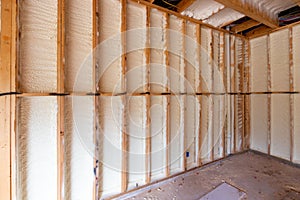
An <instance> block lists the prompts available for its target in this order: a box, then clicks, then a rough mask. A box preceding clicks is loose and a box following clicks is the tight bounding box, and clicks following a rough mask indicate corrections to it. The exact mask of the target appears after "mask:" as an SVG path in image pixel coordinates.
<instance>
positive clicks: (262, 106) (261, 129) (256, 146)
mask: <svg viewBox="0 0 300 200" xmlns="http://www.w3.org/2000/svg"><path fill="white" fill-rule="evenodd" d="M267 133H268V97H267V95H265V94H254V95H251V134H250V135H251V142H250V144H251V149H253V150H257V151H260V152H263V153H268V135H267Z"/></svg>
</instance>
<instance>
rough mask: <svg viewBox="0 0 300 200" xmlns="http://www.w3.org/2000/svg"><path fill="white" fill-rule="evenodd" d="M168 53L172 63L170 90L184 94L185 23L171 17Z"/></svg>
mask: <svg viewBox="0 0 300 200" xmlns="http://www.w3.org/2000/svg"><path fill="white" fill-rule="evenodd" d="M169 28H170V30H169V31H168V39H169V40H168V51H169V62H170V90H171V92H173V93H175V94H179V93H184V92H185V87H184V80H185V62H184V52H183V51H184V35H183V31H184V29H185V23H183V20H182V19H180V18H178V17H176V16H173V15H171V16H170V17H169Z"/></svg>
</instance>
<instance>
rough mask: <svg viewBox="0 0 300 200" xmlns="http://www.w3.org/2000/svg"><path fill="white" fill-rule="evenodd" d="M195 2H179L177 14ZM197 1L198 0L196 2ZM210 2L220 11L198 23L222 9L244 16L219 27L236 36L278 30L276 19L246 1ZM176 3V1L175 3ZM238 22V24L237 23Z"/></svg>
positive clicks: (298, 0) (296, 3)
mask: <svg viewBox="0 0 300 200" xmlns="http://www.w3.org/2000/svg"><path fill="white" fill-rule="evenodd" d="M147 1H148V2H150V3H154V4H155V3H156V2H157V1H162V2H165V1H167V2H168V3H171V2H172V1H171V0H156V1H154V0H147ZM196 1H197V0H181V1H180V2H179V3H178V4H177V5H174V7H176V9H177V12H178V13H182V12H184V11H185V10H186V9H188V8H189V7H190V6H191V5H193V4H194V3H195V2H196ZM198 1H199V0H198ZM211 1H212V2H213V1H214V2H217V3H219V4H222V5H224V6H225V7H223V8H222V9H219V10H218V11H217V12H214V13H212V14H211V15H210V16H209V17H208V18H206V19H199V21H204V22H205V20H207V19H210V18H212V17H214V16H216V14H218V13H220V12H222V11H223V10H224V9H226V8H227V9H228V8H230V9H232V10H234V11H237V12H239V13H241V14H243V15H245V18H247V19H246V20H240V19H234V20H231V21H228V22H225V23H222V25H220V27H217V28H221V26H222V27H223V28H224V27H225V26H229V27H230V28H231V31H232V32H234V33H238V34H243V35H245V36H255V35H256V34H259V35H261V34H262V33H265V32H269V31H271V30H274V29H277V28H279V22H278V19H274V18H272V17H271V16H270V15H268V13H266V12H265V11H262V10H261V9H260V8H259V6H255V5H254V4H250V3H247V1H242V0H211ZM292 1H294V2H295V4H294V6H297V5H299V6H300V0H292ZM177 2H178V1H177ZM238 21H239V22H238Z"/></svg>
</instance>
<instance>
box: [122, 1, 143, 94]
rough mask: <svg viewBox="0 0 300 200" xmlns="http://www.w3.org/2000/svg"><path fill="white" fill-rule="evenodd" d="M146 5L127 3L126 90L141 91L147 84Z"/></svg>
mask: <svg viewBox="0 0 300 200" xmlns="http://www.w3.org/2000/svg"><path fill="white" fill-rule="evenodd" d="M146 21H147V20H146V7H145V6H140V5H137V4H132V3H128V4H127V34H126V37H127V42H126V48H127V59H126V61H127V90H128V92H131V93H132V92H135V93H142V92H147V91H145V90H144V88H145V85H146V84H147V80H146V76H147V67H146V57H145V48H146V42H147V29H146Z"/></svg>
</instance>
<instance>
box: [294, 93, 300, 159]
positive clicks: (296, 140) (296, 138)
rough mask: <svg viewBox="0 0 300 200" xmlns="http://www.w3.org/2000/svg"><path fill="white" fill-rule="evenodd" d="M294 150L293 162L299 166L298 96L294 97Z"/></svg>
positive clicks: (299, 114) (299, 99) (299, 113)
mask: <svg viewBox="0 0 300 200" xmlns="http://www.w3.org/2000/svg"><path fill="white" fill-rule="evenodd" d="M293 142H294V149H293V155H294V157H293V162H295V163H298V164H300V95H299V94H295V95H294V141H293Z"/></svg>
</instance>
